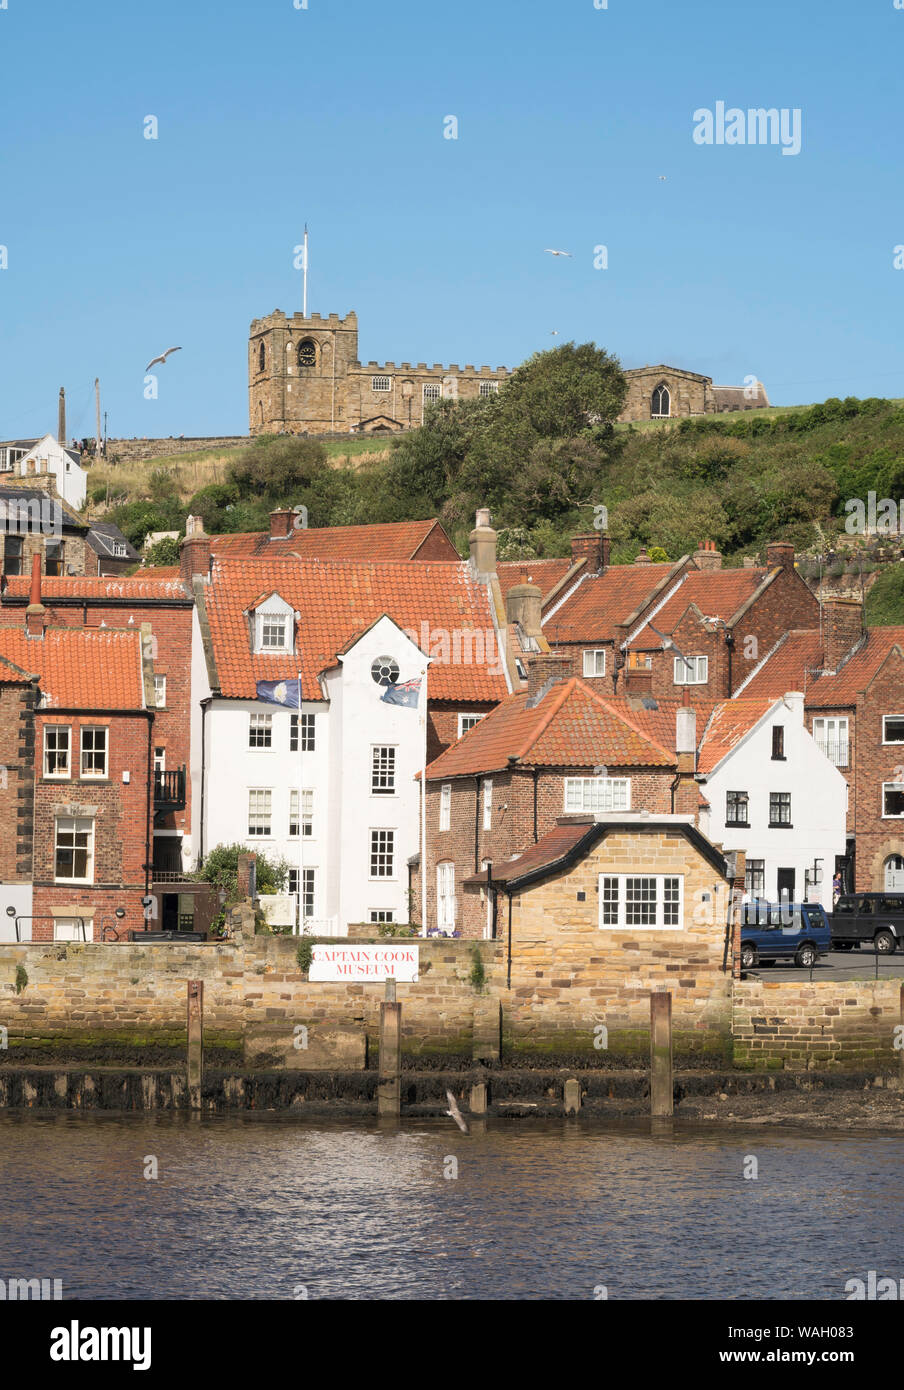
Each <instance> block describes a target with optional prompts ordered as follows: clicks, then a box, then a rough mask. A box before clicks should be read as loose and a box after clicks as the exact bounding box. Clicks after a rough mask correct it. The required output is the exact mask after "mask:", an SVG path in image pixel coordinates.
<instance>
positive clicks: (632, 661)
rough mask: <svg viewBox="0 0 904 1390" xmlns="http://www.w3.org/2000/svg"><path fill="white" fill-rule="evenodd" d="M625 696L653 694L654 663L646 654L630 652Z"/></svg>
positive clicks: (626, 668) (626, 672) (626, 667)
mask: <svg viewBox="0 0 904 1390" xmlns="http://www.w3.org/2000/svg"><path fill="white" fill-rule="evenodd" d="M624 693H625V695H652V694H653V663H652V661H651V660H650V658H649V657H648V656H647V655H646V653H645V652H628V661H627V664H626V666H625V690H624Z"/></svg>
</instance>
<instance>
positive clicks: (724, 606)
mask: <svg viewBox="0 0 904 1390" xmlns="http://www.w3.org/2000/svg"><path fill="white" fill-rule="evenodd" d="M768 574H769V570H765V569H737V570H697V569H692V570H688V571H687V573H686V574H685V575H683V576H682V577H681V579H680V580H679V581H678V583H677V585H676V587H675V589H674V590H673V591H672V594H671V596H670V597H669V598H668V599H667V600H666V602H665V603H664V604H663V606H662V607H661V608H660V609H659V610H658V612H655V613H651V614H650V622H651V623H652V624H653V626H654V627H656V628H658V629H659V631H660V632H665V633H672V632H674V630H675V628H676V627H677V625H678V623H679V622H680V621H681V619H682V618H683V617H684V614H685V613H686V612H687V610H688V608H689V607H690V605H691V604H692V603H695V604H696V605H697V607H698V608H699V609H700V612H701V613H702V614H703V616H704V618H723V619H724V620H725V622H728V620H729V619H730V618H732V617H734V615H735V613H737V611H738V609H739V608H740V607H741V605H742V604H744V603H746V602H747V600H748V599H749V598H752V596H753V595H754V594H755V593H756V591H757V589H758V588H759V587H760V585H761V584H762V582H763V580H764V579H765V578H766V576H767V575H768ZM648 633H649V629H648V628H647V629H644V630H643V632H641V633H640V634H639V636H640V640H641V642H642V641H643V639H644V638H645V637H646V636H647V634H648ZM649 636H650V643H651V645H655V646H656V647H658V646H659V642H658V639H657V638H656V636H655V634H654V633H649ZM631 645H632V646H637V639H634V640H633V641H632V644H631Z"/></svg>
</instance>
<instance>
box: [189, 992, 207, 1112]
mask: <svg viewBox="0 0 904 1390" xmlns="http://www.w3.org/2000/svg"><path fill="white" fill-rule="evenodd" d="M203 1066H204V981H203V980H189V982H188V1104H189V1107H190V1109H192V1110H200V1109H201V1075H202V1071H203Z"/></svg>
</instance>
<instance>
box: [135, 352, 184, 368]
mask: <svg viewBox="0 0 904 1390" xmlns="http://www.w3.org/2000/svg"><path fill="white" fill-rule="evenodd" d="M181 351H182V349H181V348H180V347H174V348H167V350H166V352H163V353H161V354H160V356H159V357H152V358H151V360H150V362H149V363H148V364H147V366H146V367H145V369H144V370H145V371H146V372H149V371H150V370H151V368H152V367H155V366H156V365H157V363H158V362H165V361H166V359H167V358H168V357H169V355H170V353H171V352H181Z"/></svg>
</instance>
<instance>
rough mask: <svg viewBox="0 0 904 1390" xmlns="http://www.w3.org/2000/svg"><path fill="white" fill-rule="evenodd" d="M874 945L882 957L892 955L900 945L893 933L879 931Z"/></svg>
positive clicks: (874, 939)
mask: <svg viewBox="0 0 904 1390" xmlns="http://www.w3.org/2000/svg"><path fill="white" fill-rule="evenodd" d="M873 944H874V946H875V948H876V950H877V951H878V952H879V954H880V955H883V956H886V955H891V953H892V952H893V951H894V949H895V947H896V946H897V944H898V943H897V941H896V940H895V936H894V933H893V932H890V931H877V932H876V935H875V937H874V938H873Z"/></svg>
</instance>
